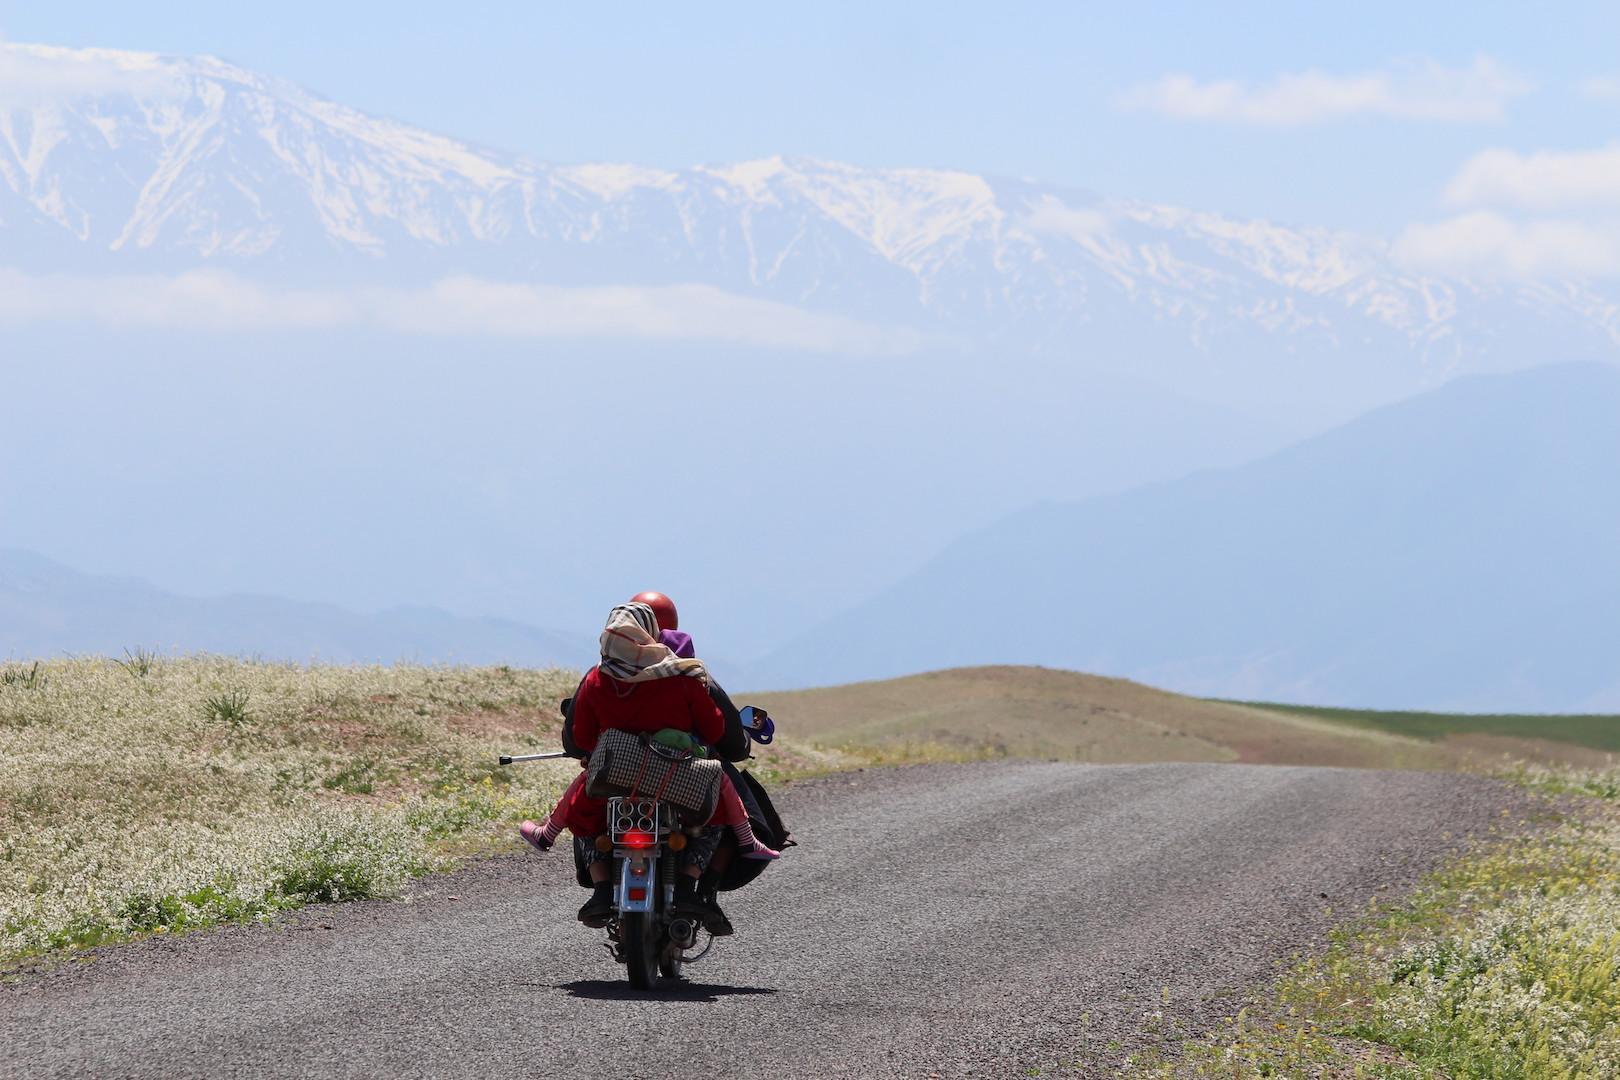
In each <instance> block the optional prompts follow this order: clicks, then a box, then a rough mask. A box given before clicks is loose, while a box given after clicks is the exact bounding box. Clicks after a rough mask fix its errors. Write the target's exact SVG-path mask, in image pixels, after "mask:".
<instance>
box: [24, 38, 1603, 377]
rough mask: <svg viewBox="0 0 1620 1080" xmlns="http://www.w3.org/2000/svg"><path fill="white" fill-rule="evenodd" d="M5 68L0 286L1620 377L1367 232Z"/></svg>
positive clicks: (1266, 370) (1566, 330) (1127, 361)
mask: <svg viewBox="0 0 1620 1080" xmlns="http://www.w3.org/2000/svg"><path fill="white" fill-rule="evenodd" d="M0 50H3V51H0V57H3V58H4V63H5V74H6V78H5V80H4V82H3V83H0V267H9V268H11V269H13V270H20V271H25V272H29V273H39V272H47V271H56V272H73V273H81V274H82V273H94V274H117V273H129V272H136V271H139V272H167V271H173V270H178V269H187V268H194V267H197V266H216V267H223V268H229V269H231V270H233V271H236V272H239V273H244V274H247V275H250V276H253V277H255V278H258V279H262V280H265V281H267V282H277V281H289V280H296V281H299V282H301V283H307V282H310V281H317V282H323V283H329V284H337V283H351V284H352V283H361V284H378V283H401V282H417V283H420V282H423V281H427V280H431V279H434V278H438V277H441V276H444V275H447V274H474V275H479V276H482V277H487V278H493V279H497V280H502V281H523V282H531V283H544V284H551V285H665V284H693V283H695V284H702V285H707V286H711V287H715V288H719V289H723V290H727V291H729V292H733V293H736V294H740V295H743V296H749V297H756V298H761V299H768V300H773V301H778V302H783V303H788V304H792V305H795V306H797V307H800V308H805V309H809V310H811V311H817V312H832V313H836V314H839V315H844V316H850V317H854V318H857V319H861V320H866V321H874V322H879V323H883V324H891V325H893V324H897V325H903V326H907V327H912V328H915V329H919V330H922V331H924V332H925V333H929V334H936V335H939V336H940V337H942V338H948V339H951V340H954V341H956V342H959V343H960V342H965V343H968V344H969V345H970V346H972V347H976V348H983V347H987V346H993V347H995V348H998V349H1000V348H1006V347H1016V348H1019V349H1021V350H1023V349H1030V350H1037V351H1040V352H1042V353H1046V354H1055V355H1058V356H1060V357H1063V358H1065V359H1068V358H1072V359H1073V360H1074V361H1075V362H1077V363H1087V364H1092V365H1095V366H1098V367H1107V368H1112V369H1116V370H1128V371H1130V372H1131V373H1133V374H1137V375H1144V376H1147V377H1149V378H1154V379H1158V380H1160V381H1165V382H1170V383H1174V384H1175V385H1177V386H1178V387H1179V388H1181V389H1183V390H1187V391H1190V392H1194V393H1198V392H1200V391H1202V392H1206V393H1211V394H1216V396H1219V393H1218V391H1219V388H1220V387H1221V386H1223V385H1226V384H1230V383H1233V382H1237V383H1243V382H1246V381H1247V377H1257V378H1264V379H1268V380H1271V381H1272V382H1273V383H1276V382H1288V381H1309V382H1312V383H1313V384H1314V383H1316V382H1317V381H1318V380H1319V379H1320V377H1321V375H1322V371H1323V369H1327V368H1332V367H1334V366H1338V367H1342V368H1343V369H1344V372H1345V374H1346V375H1347V376H1349V375H1352V374H1353V376H1354V380H1355V381H1356V382H1357V384H1358V385H1359V386H1360V387H1362V388H1363V392H1364V393H1365V394H1366V396H1367V397H1368V398H1369V399H1370V400H1377V399H1378V398H1380V397H1384V396H1394V395H1396V394H1399V393H1404V392H1410V391H1411V390H1413V389H1416V388H1418V387H1421V386H1423V385H1427V384H1430V383H1432V382H1435V381H1438V380H1439V379H1440V378H1441V377H1443V376H1446V375H1449V374H1452V373H1454V372H1457V371H1463V370H1481V369H1494V368H1505V367H1516V366H1521V365H1523V364H1525V363H1528V362H1532V361H1534V362H1540V361H1541V360H1544V359H1555V358H1556V359H1580V358H1603V359H1610V358H1612V357H1613V356H1614V355H1615V354H1616V353H1617V352H1620V303H1617V302H1616V299H1615V297H1614V296H1612V295H1606V294H1604V293H1602V292H1600V291H1595V290H1594V289H1593V288H1591V287H1588V286H1585V285H1580V284H1567V285H1559V286H1549V285H1532V284H1500V283H1494V284H1493V283H1481V282H1467V281H1460V280H1447V279H1441V278H1436V277H1432V276H1424V275H1419V274H1414V273H1408V272H1406V271H1404V270H1402V269H1401V268H1400V267H1399V266H1398V265H1396V264H1395V263H1394V262H1393V261H1392V259H1391V257H1390V255H1389V251H1388V245H1387V244H1386V243H1384V242H1382V241H1380V240H1376V239H1372V238H1367V237H1359V236H1354V235H1347V234H1343V233H1337V232H1332V231H1328V230H1323V229H1311V228H1291V227H1284V226H1281V225H1275V224H1269V223H1265V222H1258V221H1243V220H1236V219H1232V218H1228V217H1223V216H1220V215H1217V214H1210V213H1199V212H1195V211H1190V210H1181V209H1175V208H1170V207H1163V206H1154V205H1148V204H1144V203H1140V202H1133V201H1129V200H1117V199H1104V198H1099V197H1096V196H1091V195H1087V194H1084V193H1077V192H1073V191H1066V190H1061V189H1057V188H1052V187H1046V186H1042V185H1039V184H1036V183H1032V182H1025V181H1009V180H1001V179H995V178H989V177H984V176H978V175H973V174H969V173H962V172H951V171H942V170H929V169H878V168H863V167H857V166H853V165H846V164H839V163H835V162H823V161H810V160H802V159H791V158H770V159H766V160H762V161H752V162H745V163H741V164H735V165H727V166H720V167H709V166H700V167H695V168H691V169H684V170H679V171H665V170H658V169H649V168H641V167H637V166H631V165H571V166H563V165H553V164H547V163H543V162H537V161H532V160H526V159H523V158H521V157H518V156H515V155H510V154H503V153H500V152H496V151H491V150H486V149H482V148H478V147H473V146H470V145H467V144H464V143H461V142H458V141H456V140H455V139H452V138H448V137H445V136H441V135H436V134H431V133H428V132H424V131H421V130H418V129H416V128H412V127H410V126H408V125H405V124H401V123H398V122H395V121H391V120H385V119H379V118H376V117H372V116H368V115H365V114H363V113H360V112H358V111H356V110H354V109H350V108H347V107H345V106H342V105H339V104H336V103H334V102H331V101H327V100H325V99H322V98H320V97H318V96H316V95H314V94H311V93H309V92H307V91H305V90H302V89H300V88H299V87H297V86H294V85H291V84H289V83H287V82H284V81H281V80H278V79H274V78H270V77H265V76H261V75H258V74H255V73H252V72H249V71H245V70H242V69H241V68H238V67H235V66H232V65H230V64H227V63H224V62H222V61H219V60H215V59H212V58H172V57H162V56H155V55H150V54H142V53H130V52H116V51H110V50H67V49H58V48H51V47H44V46H31V45H14V44H8V45H0ZM1328 382H1329V383H1330V384H1333V385H1337V383H1336V381H1335V380H1333V379H1329V380H1328ZM1322 393H1324V394H1326V395H1327V396H1329V397H1331V396H1333V395H1334V394H1335V393H1337V391H1336V390H1335V389H1333V388H1332V386H1329V387H1328V388H1326V389H1324V390H1323V391H1322Z"/></svg>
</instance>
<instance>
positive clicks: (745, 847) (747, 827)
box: [731, 820, 782, 862]
mask: <svg viewBox="0 0 1620 1080" xmlns="http://www.w3.org/2000/svg"><path fill="white" fill-rule="evenodd" d="M731 831H732V832H733V833H735V834H736V836H737V854H739V855H741V856H742V857H743V858H745V859H759V860H760V861H762V862H768V861H770V860H771V859H780V858H781V857H782V853H781V852H780V851H777V850H776V849H775V848H768V847H766V846H765V845H764V844H762V843H760V842H759V840H758V838H756V837H755V836H754V826H753V825H752V824H751V823H750V822H748V821H747V820H744V821H742V822H741V823H740V824H737V825H733V826H732V827H731Z"/></svg>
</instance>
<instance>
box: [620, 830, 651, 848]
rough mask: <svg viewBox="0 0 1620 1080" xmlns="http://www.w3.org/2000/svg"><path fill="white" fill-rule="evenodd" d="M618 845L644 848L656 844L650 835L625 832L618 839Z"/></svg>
mask: <svg viewBox="0 0 1620 1080" xmlns="http://www.w3.org/2000/svg"><path fill="white" fill-rule="evenodd" d="M619 843H620V844H622V845H624V846H625V847H632V848H645V847H652V846H653V844H655V843H657V840H656V839H655V838H654V837H653V834H652V833H645V832H627V833H625V834H624V835H623V836H621V837H620V838H619Z"/></svg>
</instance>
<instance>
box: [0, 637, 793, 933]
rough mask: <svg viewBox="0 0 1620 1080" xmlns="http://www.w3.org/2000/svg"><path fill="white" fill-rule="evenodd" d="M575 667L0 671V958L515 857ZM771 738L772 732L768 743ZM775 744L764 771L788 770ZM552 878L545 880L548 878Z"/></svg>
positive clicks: (181, 666) (109, 664)
mask: <svg viewBox="0 0 1620 1080" xmlns="http://www.w3.org/2000/svg"><path fill="white" fill-rule="evenodd" d="M577 679H578V673H577V672H571V671H563V670H546V671H525V670H521V669H515V668H506V667H494V668H438V667H413V666H396V667H386V668H385V667H302V666H298V665H289V664H266V663H251V662H244V661H239V660H227V659H220V658H192V659H158V658H153V657H147V656H137V657H126V658H125V659H124V660H123V661H121V662H120V661H112V660H104V659H77V660H69V661H51V662H46V663H40V664H33V663H28V664H17V663H12V664H9V665H0V961H4V960H6V959H8V958H16V957H19V956H26V955H29V954H32V953H41V952H50V951H53V950H57V949H63V948H74V947H79V946H84V945H92V944H95V943H97V942H101V941H107V940H116V939H119V938H124V937H128V936H130V935H137V934H145V933H168V932H171V931H174V930H180V929H185V928H188V927H194V926H200V925H209V924H211V923H216V922H220V921H226V920H233V919H242V918H252V917H257V916H262V915H268V914H271V913H273V912H275V911H278V910H281V909H285V908H289V907H295V906H297V905H299V904H303V903H307V902H311V901H321V900H348V899H359V898H364V897H370V896H383V895H389V894H391V893H393V892H395V891H397V890H398V888H399V887H400V886H401V885H402V884H403V883H404V882H405V881H406V880H408V879H409V878H410V877H412V876H413V875H416V874H420V873H423V872H426V871H428V870H431V869H434V868H437V867H440V866H443V865H446V864H447V860H450V859H452V858H454V857H455V856H457V855H459V854H464V853H467V852H471V851H477V850H482V849H486V848H488V847H489V846H490V845H498V846H501V847H505V848H507V849H511V848H513V847H514V846H515V845H516V843H517V841H516V840H515V839H514V836H515V830H514V828H513V826H514V825H515V823H516V822H517V821H519V820H521V819H522V818H524V817H537V816H539V815H540V814H542V813H544V812H545V811H546V810H548V809H549V808H550V805H551V803H552V801H553V800H554V799H555V798H556V796H557V794H558V793H559V792H560V790H561V788H562V786H563V785H564V784H566V783H567V782H568V780H569V779H570V778H571V777H572V776H573V775H574V773H575V772H576V771H577V768H578V767H577V766H576V765H575V764H574V763H573V762H571V761H556V762H544V763H535V764H525V765H521V766H515V767H510V768H501V767H500V766H499V765H497V763H496V762H497V758H498V756H499V755H500V754H501V753H513V752H518V753H522V752H532V751H536V750H553V749H557V748H558V738H557V730H558V727H559V726H560V718H559V716H558V713H557V703H558V702H559V701H560V700H561V699H562V698H563V697H565V696H566V695H568V694H569V693H572V692H573V689H574V686H575V683H576V681H577ZM784 742H786V740H784ZM795 754H796V751H795V749H794V747H793V746H791V745H784V746H783V747H782V748H781V749H779V750H777V751H775V752H774V753H773V755H772V757H771V759H770V761H768V762H765V763H763V764H765V765H766V766H767V769H768V768H769V767H770V766H771V765H773V764H774V765H775V766H777V767H778V768H780V767H783V766H787V767H790V768H791V767H794V766H795V765H798V766H800V767H802V766H803V764H804V759H803V758H802V757H801V756H795ZM559 872H560V871H559Z"/></svg>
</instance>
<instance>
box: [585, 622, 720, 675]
mask: <svg viewBox="0 0 1620 1080" xmlns="http://www.w3.org/2000/svg"><path fill="white" fill-rule="evenodd" d="M601 647H602V673H603V674H605V675H611V676H613V677H614V678H615V679H618V680H619V681H620V682H631V683H636V682H651V681H652V680H653V679H667V678H669V677H670V676H672V675H687V676H690V677H691V678H694V679H698V680H701V681H702V683H703V685H704V686H708V685H709V672H708V670H707V669H706V668H705V667H704V666H703V661H701V660H697V659H690V660H688V659H683V658H681V657H679V656H676V655H675V653H674V652H673V651H672V650H671V649H670V647H669V646H668V645H665V644H664V643H663V642H662V641H660V640H659V638H658V617H657V616H656V615H654V614H653V609H652V608H650V607H648V606H647V605H646V604H636V603H630V604H620V605H619V606H618V607H616V608H614V609H613V610H612V611H611V612H609V613H608V619H607V625H606V626H604V627H603V628H602V637H601Z"/></svg>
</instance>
